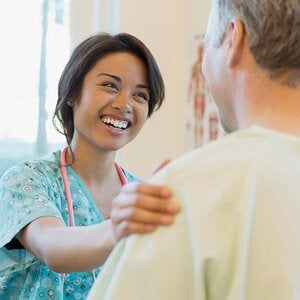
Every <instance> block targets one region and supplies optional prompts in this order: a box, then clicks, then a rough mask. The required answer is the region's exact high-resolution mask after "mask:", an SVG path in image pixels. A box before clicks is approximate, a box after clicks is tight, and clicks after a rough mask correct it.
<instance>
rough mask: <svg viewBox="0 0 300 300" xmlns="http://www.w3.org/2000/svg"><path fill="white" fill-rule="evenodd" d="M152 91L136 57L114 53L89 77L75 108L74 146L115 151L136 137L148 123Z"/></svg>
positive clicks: (90, 73) (97, 65)
mask: <svg viewBox="0 0 300 300" xmlns="http://www.w3.org/2000/svg"><path fill="white" fill-rule="evenodd" d="M149 99H150V91H149V84H148V78H147V73H146V68H145V65H144V63H143V61H142V60H141V59H140V58H138V57H137V56H135V55H133V54H131V53H126V52H120V53H113V54H109V55H107V56H105V57H103V58H101V59H100V60H99V61H98V62H97V63H96V64H95V66H94V67H93V68H92V69H91V70H90V71H89V72H88V73H87V74H86V76H85V78H84V80H83V86H82V90H81V95H80V99H77V101H75V105H74V108H73V109H74V135H73V139H72V145H74V146H75V145H86V146H87V145H89V146H92V147H94V148H97V149H98V150H100V151H104V152H107V151H115V150H118V149H120V148H121V147H123V146H124V145H126V144H127V143H128V142H130V141H131V140H132V139H134V138H135V137H136V135H137V134H138V133H139V131H140V130H141V128H142V127H143V125H144V124H145V122H146V120H147V115H148V102H149Z"/></svg>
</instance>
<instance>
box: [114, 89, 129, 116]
mask: <svg viewBox="0 0 300 300" xmlns="http://www.w3.org/2000/svg"><path fill="white" fill-rule="evenodd" d="M111 106H112V107H113V108H116V109H118V110H120V111H121V112H122V113H130V112H131V111H132V105H131V99H130V96H128V95H124V94H119V95H118V96H117V97H116V98H114V100H113V101H112V104H111Z"/></svg>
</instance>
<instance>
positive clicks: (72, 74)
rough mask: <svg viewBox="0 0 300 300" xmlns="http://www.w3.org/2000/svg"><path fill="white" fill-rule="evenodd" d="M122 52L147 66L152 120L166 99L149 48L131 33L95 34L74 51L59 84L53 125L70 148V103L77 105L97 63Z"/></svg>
mask: <svg viewBox="0 0 300 300" xmlns="http://www.w3.org/2000/svg"><path fill="white" fill-rule="evenodd" d="M118 52H127V53H131V54H133V55H135V56H137V57H139V58H140V59H141V60H142V61H143V62H144V64H145V67H146V71H147V76H148V80H149V89H150V100H149V109H148V117H150V116H151V115H152V113H153V111H155V110H157V109H159V108H160V106H161V105H162V103H163V100H164V98H165V87H164V81H163V78H162V75H161V73H160V70H159V68H158V65H157V63H156V61H155V59H154V57H153V55H152V54H151V52H150V50H149V49H148V48H147V47H146V45H145V44H144V43H143V42H142V41H140V40H139V39H138V38H136V37H135V36H133V35H131V34H128V33H119V34H116V35H111V34H108V33H98V34H95V35H92V36H90V37H88V38H87V39H85V40H84V41H82V42H81V43H80V44H79V45H78V46H77V47H76V48H75V49H74V51H73V53H72V55H71V57H70V59H69V61H68V63H67V64H66V66H65V68H64V70H63V72H62V75H61V77H60V80H59V84H58V100H57V103H56V107H55V111H54V115H53V124H54V126H55V128H56V129H57V130H58V131H59V132H60V133H62V134H64V135H65V136H66V139H67V143H68V145H70V143H71V140H72V138H73V134H74V120H73V109H72V107H71V106H70V105H69V104H68V102H69V101H70V102H73V103H74V101H77V99H79V98H80V93H81V89H82V85H83V80H84V77H85V75H86V74H87V73H88V72H89V71H90V70H91V69H92V68H93V66H94V65H95V64H96V62H97V61H98V60H99V59H101V58H103V57H104V56H106V55H109V54H112V53H118Z"/></svg>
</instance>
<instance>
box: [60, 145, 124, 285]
mask: <svg viewBox="0 0 300 300" xmlns="http://www.w3.org/2000/svg"><path fill="white" fill-rule="evenodd" d="M67 150H68V147H65V148H63V149H62V151H61V154H60V165H61V174H62V179H63V184H64V188H65V193H66V200H67V205H68V215H69V224H70V227H75V218H74V210H73V201H72V197H71V189H70V183H69V179H68V174H67V164H66V152H67ZM114 164H115V168H116V171H117V173H118V175H119V178H120V181H121V184H122V185H124V184H126V183H127V179H126V177H125V174H124V172H123V171H122V169H121V167H120V166H119V165H118V164H117V163H116V162H115V163H114ZM91 272H92V274H93V278H94V280H95V272H94V271H91ZM64 277H65V274H62V278H63V280H64Z"/></svg>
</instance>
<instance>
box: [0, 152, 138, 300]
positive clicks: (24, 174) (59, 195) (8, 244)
mask: <svg viewBox="0 0 300 300" xmlns="http://www.w3.org/2000/svg"><path fill="white" fill-rule="evenodd" d="M123 171H124V174H125V177H126V179H127V181H128V182H131V181H139V179H138V178H136V177H135V176H133V175H132V174H130V173H128V172H126V171H125V170H123ZM67 173H68V179H69V183H70V189H71V195H72V200H73V209H74V217H75V224H76V226H88V225H93V224H98V223H100V222H102V221H104V218H103V216H102V214H101V212H100V211H99V210H98V208H97V207H96V205H95V203H94V202H93V200H92V198H91V196H90V194H89V192H88V191H87V189H86V187H85V185H84V183H83V182H82V181H81V179H80V178H79V177H78V176H77V174H76V173H75V171H74V170H73V169H72V168H71V167H67ZM42 216H53V217H57V218H59V219H61V220H63V221H64V222H65V223H66V224H67V225H68V224H69V217H68V211H67V201H66V198H65V190H64V185H63V181H62V176H61V169H60V151H57V152H54V153H52V154H51V155H49V156H46V157H43V158H42V159H32V160H27V161H24V162H22V163H20V164H18V165H16V166H14V167H12V168H11V169H9V170H8V171H7V172H6V173H5V174H4V175H3V176H2V178H1V181H0V247H1V248H0V299H7V300H9V299H13V300H16V299H22V300H24V299H85V297H86V295H87V294H88V292H89V290H90V288H91V286H92V284H93V282H94V279H93V274H92V273H91V272H85V273H72V274H67V275H66V277H65V279H64V282H63V280H62V276H61V274H58V273H55V272H53V271H52V270H50V269H49V268H48V267H47V266H46V265H45V264H44V263H42V262H41V261H39V260H38V259H37V258H36V257H34V256H33V255H32V254H31V253H30V252H28V251H27V250H26V249H24V248H23V247H22V245H21V244H20V243H19V242H18V240H17V239H16V234H17V233H18V232H19V231H20V230H21V229H22V228H24V226H26V225H27V224H29V223H30V222H31V221H33V220H34V219H36V218H39V217H42ZM99 272H100V268H99V269H97V270H95V275H96V276H97V275H98V274H99Z"/></svg>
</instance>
